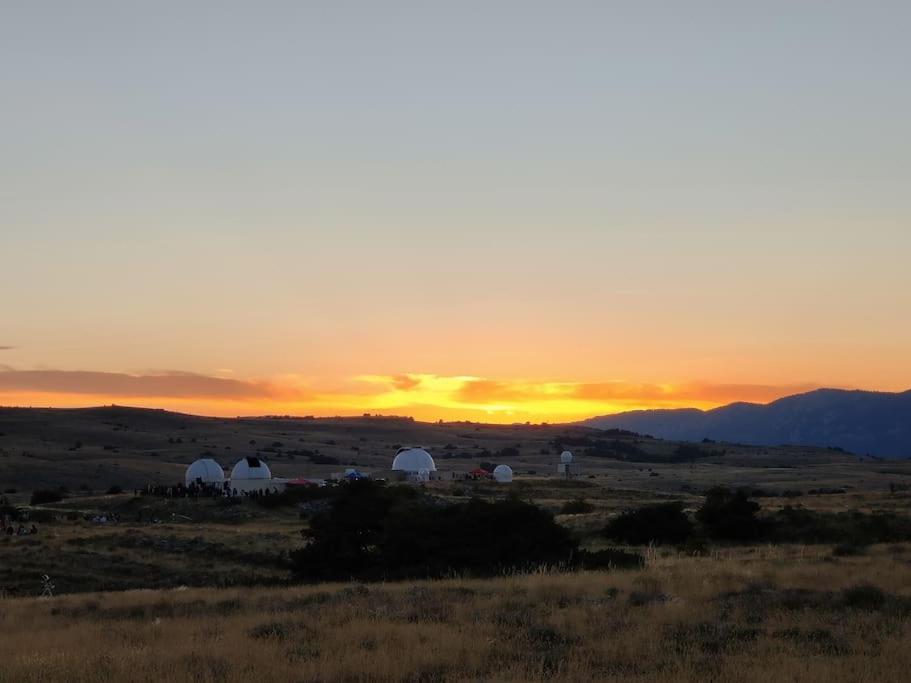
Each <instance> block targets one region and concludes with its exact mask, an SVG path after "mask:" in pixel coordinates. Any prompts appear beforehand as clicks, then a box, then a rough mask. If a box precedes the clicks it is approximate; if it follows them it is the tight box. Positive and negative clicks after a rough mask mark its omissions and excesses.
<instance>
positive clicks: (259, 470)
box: [231, 457, 272, 479]
mask: <svg viewBox="0 0 911 683" xmlns="http://www.w3.org/2000/svg"><path fill="white" fill-rule="evenodd" d="M271 478H272V472H271V471H270V470H269V466H268V465H266V463H265V461H264V460H260V459H259V458H256V457H249V458H243V459H241V460H238V461H237V464H236V465H235V466H234V469H233V470H231V479H271Z"/></svg>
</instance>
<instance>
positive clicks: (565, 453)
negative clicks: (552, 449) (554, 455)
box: [560, 451, 573, 464]
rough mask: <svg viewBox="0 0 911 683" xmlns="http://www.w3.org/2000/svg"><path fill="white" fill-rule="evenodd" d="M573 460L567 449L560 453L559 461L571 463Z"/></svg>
mask: <svg viewBox="0 0 911 683" xmlns="http://www.w3.org/2000/svg"><path fill="white" fill-rule="evenodd" d="M572 461H573V454H572V453H571V452H569V451H563V452H562V453H560V462H562V463H564V464H568V463H571V462H572Z"/></svg>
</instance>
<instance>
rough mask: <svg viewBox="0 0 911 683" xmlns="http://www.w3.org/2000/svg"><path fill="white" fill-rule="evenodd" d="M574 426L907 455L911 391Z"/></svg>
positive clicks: (644, 413)
mask: <svg viewBox="0 0 911 683" xmlns="http://www.w3.org/2000/svg"><path fill="white" fill-rule="evenodd" d="M579 424H582V425H585V426H589V427H596V428H599V429H629V430H632V431H635V432H640V433H643V434H650V435H652V436H657V437H659V438H663V439H677V440H681V441H698V440H701V439H706V438H707V439H712V440H716V441H731V442H738V443H745V444H752V445H757V446H777V445H782V444H789V445H798V446H823V447H837V448H843V449H845V450H847V451H850V452H852V453H856V454H858V455H872V456H877V457H888V458H907V457H911V390H908V391H903V392H884V391H865V390H862V389H830V388H824V389H816V390H814V391H809V392H806V393H802V394H794V395H791V396H784V397H782V398H779V399H776V400H775V401H772V402H770V403H765V404H762V403H747V402H737V403H730V404H728V405H725V406H721V407H719V408H712V409H710V410H700V409H699V408H664V409H656V410H636V411H630V412H625V413H617V414H614V415H602V416H598V417H592V418H589V419H587V420H583V421H581V422H580V423H579Z"/></svg>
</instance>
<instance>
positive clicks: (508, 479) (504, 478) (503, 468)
mask: <svg viewBox="0 0 911 683" xmlns="http://www.w3.org/2000/svg"><path fill="white" fill-rule="evenodd" d="M493 478H494V479H496V480H497V482H499V483H500V484H511V483H512V467H510V466H509V465H497V466H496V467H494V468H493Z"/></svg>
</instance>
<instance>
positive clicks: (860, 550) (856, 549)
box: [832, 543, 867, 557]
mask: <svg viewBox="0 0 911 683" xmlns="http://www.w3.org/2000/svg"><path fill="white" fill-rule="evenodd" d="M866 552H867V546H864V545H857V544H856V543H839V544H838V545H837V546H835V547H834V548H832V554H833V555H834V556H835V557H857V556H858V555H864V554H865V553H866Z"/></svg>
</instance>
